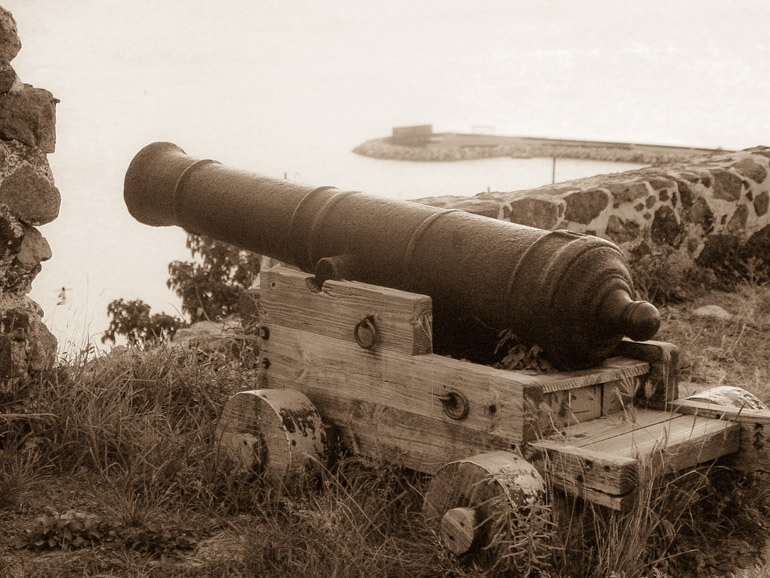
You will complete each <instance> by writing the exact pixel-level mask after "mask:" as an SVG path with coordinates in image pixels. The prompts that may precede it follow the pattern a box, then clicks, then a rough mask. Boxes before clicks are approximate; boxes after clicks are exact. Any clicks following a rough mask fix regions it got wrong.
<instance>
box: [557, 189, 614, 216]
mask: <svg viewBox="0 0 770 578" xmlns="http://www.w3.org/2000/svg"><path fill="white" fill-rule="evenodd" d="M564 201H565V202H566V204H567V206H566V209H565V213H564V218H565V219H567V220H568V221H574V222H575V223H581V224H583V225H587V224H588V223H590V222H591V221H593V220H594V219H595V218H596V217H598V216H599V215H601V214H602V211H604V209H606V208H607V206H608V205H609V203H610V198H609V194H608V193H607V191H605V190H602V189H588V190H587V191H577V192H574V193H569V194H568V195H566V196H565V197H564Z"/></svg>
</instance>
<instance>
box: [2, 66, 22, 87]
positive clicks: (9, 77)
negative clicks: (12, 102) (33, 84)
mask: <svg viewBox="0 0 770 578" xmlns="http://www.w3.org/2000/svg"><path fill="white" fill-rule="evenodd" d="M23 89H24V85H23V84H22V83H21V81H20V80H19V77H18V76H16V71H15V70H14V69H13V66H11V65H10V64H8V63H5V62H0V94H5V93H6V92H19V91H20V90H23Z"/></svg>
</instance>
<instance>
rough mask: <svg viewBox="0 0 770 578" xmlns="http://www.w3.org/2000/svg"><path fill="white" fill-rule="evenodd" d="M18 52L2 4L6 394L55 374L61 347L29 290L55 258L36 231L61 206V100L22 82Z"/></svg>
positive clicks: (1, 322) (2, 352) (1, 269)
mask: <svg viewBox="0 0 770 578" xmlns="http://www.w3.org/2000/svg"><path fill="white" fill-rule="evenodd" d="M20 49H21V41H20V39H19V36H18V33H17V29H16V22H15V20H14V18H13V15H12V14H11V13H10V12H8V11H7V10H5V9H4V8H2V7H0V391H2V390H3V389H4V388H3V387H2V384H5V385H6V386H7V384H8V383H9V382H11V383H13V382H18V381H19V380H24V379H25V378H27V377H28V376H29V375H31V374H35V373H38V372H41V371H44V370H46V369H49V368H50V367H51V366H52V365H53V363H54V361H55V358H56V346H57V344H56V338H55V337H54V336H53V335H52V334H51V332H50V331H49V330H48V329H47V328H46V326H45V325H44V324H43V323H42V320H41V319H42V316H43V311H42V309H41V308H40V307H39V306H38V305H37V304H36V303H35V302H34V301H32V300H31V299H29V297H27V293H28V292H29V290H30V289H31V286H32V281H33V279H34V278H35V276H36V275H37V274H38V273H39V272H40V270H41V262H42V261H45V260H47V259H50V258H51V248H50V247H49V245H48V242H47V241H46V240H45V238H44V237H43V235H42V234H41V233H40V231H39V230H38V229H37V228H36V227H37V226H38V225H44V224H46V223H50V222H51V221H53V220H54V219H55V218H56V217H57V216H58V214H59V204H60V202H61V199H60V196H59V191H58V190H57V188H56V186H55V185H54V180H53V176H52V174H51V168H50V166H49V165H48V159H47V157H46V154H47V153H52V152H54V148H55V146H56V130H55V122H56V103H57V102H58V101H57V100H56V99H55V98H54V97H53V95H52V94H51V93H50V92H48V91H47V90H44V89H40V88H35V87H33V86H30V85H28V84H24V83H23V82H21V80H20V79H19V77H18V76H17V74H16V71H15V70H14V69H13V66H11V60H12V59H13V58H14V57H15V56H16V55H17V54H18V52H19V50H20Z"/></svg>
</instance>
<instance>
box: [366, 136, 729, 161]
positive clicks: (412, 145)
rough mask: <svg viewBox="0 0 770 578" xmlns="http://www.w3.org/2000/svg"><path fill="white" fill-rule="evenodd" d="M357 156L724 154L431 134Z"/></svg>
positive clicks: (372, 143) (383, 141) (648, 157)
mask: <svg viewBox="0 0 770 578" xmlns="http://www.w3.org/2000/svg"><path fill="white" fill-rule="evenodd" d="M353 152H354V153H356V154H358V155H362V156H367V157H372V158H377V159H391V160H402V161H420V162H425V161H437V162H447V161H465V160H474V159H485V158H496V157H513V158H532V157H554V158H572V159H592V160H601V161H615V162H627V163H639V164H663V163H672V162H678V161H681V160H683V159H686V158H689V157H693V156H698V155H701V156H702V155H708V154H711V153H715V152H725V151H724V150H723V149H709V148H697V147H681V146H667V145H649V144H634V143H620V142H603V141H585V140H569V139H552V138H534V137H516V136H498V135H490V134H467V133H431V134H430V135H429V136H426V137H423V138H418V139H414V138H412V139H409V138H395V137H385V138H378V139H373V140H369V141H366V142H365V143H363V144H361V145H359V146H357V147H356V148H355V149H353Z"/></svg>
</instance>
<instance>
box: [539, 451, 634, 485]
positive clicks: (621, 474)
mask: <svg viewBox="0 0 770 578" xmlns="http://www.w3.org/2000/svg"><path fill="white" fill-rule="evenodd" d="M530 446H531V447H532V448H535V449H536V450H542V452H541V454H540V456H539V458H537V459H538V460H541V461H542V467H543V468H544V470H545V471H547V472H548V473H549V474H550V475H551V477H552V481H553V482H554V483H556V484H557V486H559V487H562V488H564V489H567V490H568V491H572V492H573V493H574V491H575V490H576V489H579V488H583V487H586V488H590V489H593V490H597V491H600V492H604V493H606V494H613V495H623V494H626V493H627V492H630V491H631V490H633V489H634V488H635V487H636V485H637V483H638V481H639V475H638V471H637V467H638V462H637V460H636V459H635V458H631V457H627V456H617V455H613V454H606V453H602V452H595V451H591V450H587V449H585V448H578V447H574V446H568V445H564V444H562V443H560V442H558V441H551V440H542V441H539V442H533V443H532V444H530ZM535 463H538V462H537V461H536V462H535Z"/></svg>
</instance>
